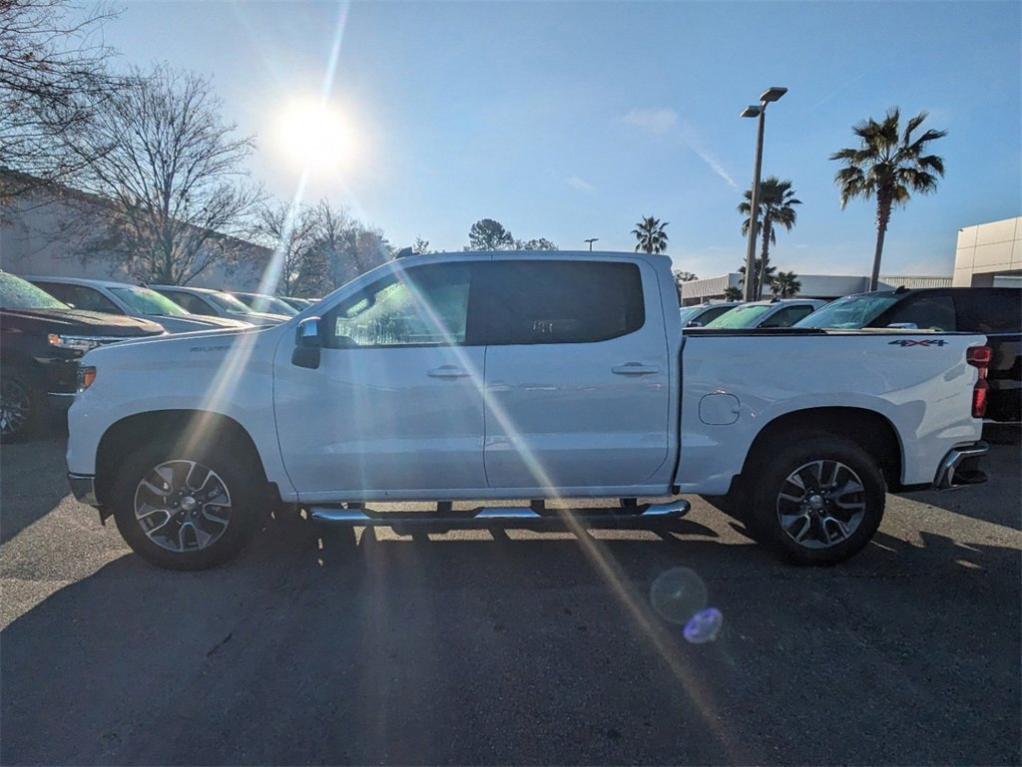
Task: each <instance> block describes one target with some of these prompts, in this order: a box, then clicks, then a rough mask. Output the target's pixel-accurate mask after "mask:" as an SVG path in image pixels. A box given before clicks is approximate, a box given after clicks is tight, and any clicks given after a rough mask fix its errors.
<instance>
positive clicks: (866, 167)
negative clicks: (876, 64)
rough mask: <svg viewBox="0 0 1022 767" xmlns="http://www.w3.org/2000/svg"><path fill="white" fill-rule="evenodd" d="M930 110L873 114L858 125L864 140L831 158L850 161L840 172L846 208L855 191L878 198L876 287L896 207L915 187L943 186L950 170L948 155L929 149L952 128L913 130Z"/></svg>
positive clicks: (837, 180)
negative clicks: (903, 118) (940, 181)
mask: <svg viewBox="0 0 1022 767" xmlns="http://www.w3.org/2000/svg"><path fill="white" fill-rule="evenodd" d="M925 119H926V112H920V113H919V114H917V115H916V116H915V117H913V118H912V119H911V120H909V121H908V122H907V123H906V124H905V130H904V132H901V129H900V126H899V120H900V114H899V111H898V108H897V107H895V108H892V109H890V110H888V112H887V115H886V116H885V117H884V119H883V120H881V121H880V122H877V121H876V120H874V119H873V118H872V117H870V118H869V119H868V120H865V121H864V122H861V123H859V124H858V125H855V126H854V127H853V128H852V131H853V132H854V133H855V135H856V136H858V137H859V146H857V147H849V148H847V149H842V150H840V151H838V152H834V154H832V155H831V156H830V159H831V160H840V161H842V162H843V163H844V167H843V168H841V170H839V171H838V172H837V173H836V174H835V176H834V183H836V184H837V185H838V187H839V188H840V189H841V208H842V209H843V208H844V207H845V205H847V204H848V201H849V200H851V199H852V198H853V197H863V198H865V199H867V200H868V199H870V198H871V197H874V196H875V197H876V201H877V219H876V222H877V244H876V252H875V253H874V255H873V274H872V276H871V277H870V281H869V289H870V290H876V289H877V282H878V281H879V279H880V257H881V256H882V255H883V252H884V235H885V234H886V233H887V224H888V222H889V221H890V220H891V208H892V207H893V206H894V205H905V204H906V203H907V202H908V201H909V199H910V198H911V196H912V192H917V193H919V194H929V193H930V192H933V191H935V190H936V188H937V176H943V175H944V160H943V158H941V157H939V156H938V155H935V154H925V152H926V151H927V144H929V143H930V142H931V141H935V140H936V139H939V138H943V137H944V136H946V135H947V131H942V130H934V129H932V128H931V129H929V130H927V131H925V132H924V133H923V134H922V135H921V136H919V137H918V138H913V137H912V133H913V132H914V131H915V130H916V128H918V127H919V126H920V125H922V123H923V120H925Z"/></svg>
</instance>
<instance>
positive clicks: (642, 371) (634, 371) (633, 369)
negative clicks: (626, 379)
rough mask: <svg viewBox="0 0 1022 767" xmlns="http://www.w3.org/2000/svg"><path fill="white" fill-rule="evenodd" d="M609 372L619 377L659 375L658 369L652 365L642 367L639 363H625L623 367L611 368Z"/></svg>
mask: <svg viewBox="0 0 1022 767" xmlns="http://www.w3.org/2000/svg"><path fill="white" fill-rule="evenodd" d="M610 372H611V373H613V374H614V375H619V376H648V375H653V374H654V373H659V372H660V368H658V367H655V366H653V365H643V364H642V363H640V362H626V363H625V364H624V365H617V366H616V367H612V368H611V369H610Z"/></svg>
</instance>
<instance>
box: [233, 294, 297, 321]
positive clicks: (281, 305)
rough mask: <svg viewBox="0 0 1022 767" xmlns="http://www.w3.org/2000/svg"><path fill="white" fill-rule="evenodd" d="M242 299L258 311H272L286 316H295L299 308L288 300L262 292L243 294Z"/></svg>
mask: <svg viewBox="0 0 1022 767" xmlns="http://www.w3.org/2000/svg"><path fill="white" fill-rule="evenodd" d="M241 300H242V301H244V302H245V303H246V304H248V305H249V306H251V307H252V308H253V309H254V310H255V311H257V312H271V313H272V314H283V315H284V316H285V317H294V316H295V315H296V314H298V310H297V309H295V308H294V307H293V306H291V305H290V304H289V303H287V302H286V301H281V300H280V299H279V298H275V297H273V296H266V295H262V294H250V295H246V296H243V297H242V299H241Z"/></svg>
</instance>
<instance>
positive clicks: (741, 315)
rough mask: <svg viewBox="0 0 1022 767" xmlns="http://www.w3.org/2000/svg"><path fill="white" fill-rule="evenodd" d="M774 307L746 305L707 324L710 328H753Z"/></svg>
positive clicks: (768, 305) (737, 307)
mask: <svg viewBox="0 0 1022 767" xmlns="http://www.w3.org/2000/svg"><path fill="white" fill-rule="evenodd" d="M772 308H773V307H772V306H771V305H770V304H746V305H745V306H736V307H735V308H734V309H732V310H731V311H729V312H724V314H722V315H720V316H719V317H718V318H717V319H715V320H712V321H710V322H707V323H706V325H705V326H704V327H708V328H751V327H752V326H753V325H755V324H756V322H757V321H758V320H759V318H760V317H762V316H763V315H764V314H766V313H767V312H769V311H770V310H771V309H772Z"/></svg>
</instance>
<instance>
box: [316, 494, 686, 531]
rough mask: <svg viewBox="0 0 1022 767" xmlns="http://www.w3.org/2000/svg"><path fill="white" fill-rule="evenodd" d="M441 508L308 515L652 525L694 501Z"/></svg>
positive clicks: (351, 508) (361, 521)
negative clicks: (573, 506)
mask: <svg viewBox="0 0 1022 767" xmlns="http://www.w3.org/2000/svg"><path fill="white" fill-rule="evenodd" d="M438 506H440V508H439V509H438V510H436V511H374V510H373V509H368V508H364V507H362V506H361V505H360V504H348V505H346V506H309V507H307V509H308V512H309V516H310V517H311V518H312V519H313V520H315V521H317V522H326V523H329V524H335V525H347V526H351V527H359V526H364V527H408V526H420V525H421V526H423V527H438V528H446V529H451V528H473V527H496V526H505V527H516V526H521V527H541V526H559V527H563V526H565V525H566V524H567V523H568V522H569V520H570V521H574V522H577V523H579V524H581V525H582V526H584V527H625V528H627V527H648V526H650V525H655V524H664V523H667V522H670V521H672V520H675V519H680V518H681V517H683V516H685V515H686V514H687V513H688V511H689V509H690V508H691V505H690V504H689V502H688V501H685V500H682V499H680V498H678V499H675V500H673V501H670V502H668V503H651V504H645V505H641V506H630V507H618V508H614V507H611V508H599V507H597V508H580V509H547V510H545V511H544V512H543V513H538V512H536V511H535V510H534V509H532V508H530V507H528V506H481V507H478V508H475V509H471V510H468V511H452V510H451V509H450V508H449V505H443V506H441V505H440V504H438Z"/></svg>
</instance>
